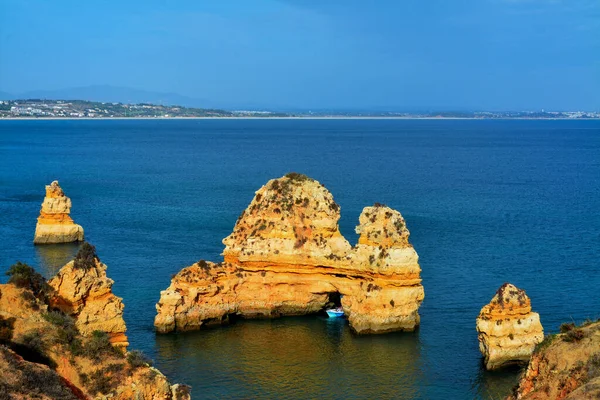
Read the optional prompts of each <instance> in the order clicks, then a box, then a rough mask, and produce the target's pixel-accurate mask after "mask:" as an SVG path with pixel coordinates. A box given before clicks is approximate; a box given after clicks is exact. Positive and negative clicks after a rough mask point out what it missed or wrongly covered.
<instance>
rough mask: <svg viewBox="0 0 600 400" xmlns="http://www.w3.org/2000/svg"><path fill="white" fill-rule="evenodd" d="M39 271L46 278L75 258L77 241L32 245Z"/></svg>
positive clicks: (77, 248) (77, 247) (77, 246)
mask: <svg viewBox="0 0 600 400" xmlns="http://www.w3.org/2000/svg"><path fill="white" fill-rule="evenodd" d="M34 248H35V254H36V258H37V260H38V265H39V266H40V273H41V274H42V275H44V277H46V278H51V277H53V276H54V275H56V273H57V272H58V270H59V269H61V268H62V267H63V266H64V265H65V264H66V263H68V262H69V261H71V260H72V259H73V258H75V254H77V251H78V250H79V244H78V243H60V244H45V245H43V246H40V245H38V246H34Z"/></svg>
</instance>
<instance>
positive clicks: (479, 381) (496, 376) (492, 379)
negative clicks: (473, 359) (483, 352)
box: [472, 362, 522, 399]
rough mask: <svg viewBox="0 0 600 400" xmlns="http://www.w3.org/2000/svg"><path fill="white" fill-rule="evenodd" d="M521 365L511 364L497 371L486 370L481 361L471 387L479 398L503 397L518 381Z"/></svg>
mask: <svg viewBox="0 0 600 400" xmlns="http://www.w3.org/2000/svg"><path fill="white" fill-rule="evenodd" d="M521 370H522V367H519V366H516V365H512V366H508V367H505V368H502V369H500V370H497V371H487V370H486V369H485V367H484V365H483V362H482V363H481V366H480V368H479V372H478V374H477V377H476V378H475V380H474V382H473V385H472V389H474V390H473V391H474V392H475V393H477V394H478V395H479V397H478V398H480V399H503V398H505V397H506V396H507V395H508V394H509V393H510V390H511V388H512V387H513V386H515V385H516V384H517V383H518V381H519V379H518V378H519V372H520V371H521Z"/></svg>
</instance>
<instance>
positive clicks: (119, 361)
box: [0, 245, 189, 400]
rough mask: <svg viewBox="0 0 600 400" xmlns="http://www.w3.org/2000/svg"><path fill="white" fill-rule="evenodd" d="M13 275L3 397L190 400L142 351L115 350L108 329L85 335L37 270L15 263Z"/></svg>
mask: <svg viewBox="0 0 600 400" xmlns="http://www.w3.org/2000/svg"><path fill="white" fill-rule="evenodd" d="M92 256H95V252H94V251H93V246H91V245H89V246H84V247H83V248H82V252H81V261H83V262H84V265H85V261H86V260H89V259H90V257H92ZM93 259H94V260H97V257H93ZM63 269H64V267H63ZM87 271H90V272H91V271H92V269H88V270H87ZM7 274H8V275H9V276H10V278H9V282H8V283H7V284H4V285H0V393H6V394H10V395H11V396H12V395H14V396H16V397H14V398H24V397H23V396H26V397H27V396H28V397H27V398H33V397H35V398H40V399H56V398H60V399H63V398H64V399H71V398H74V399H85V398H90V397H92V398H99V397H103V396H110V397H111V398H114V399H123V400H124V399H131V398H136V399H156V398H161V399H182V400H183V399H189V389H188V388H186V387H185V386H182V385H170V384H169V382H168V380H167V379H166V377H165V376H164V375H162V374H161V373H160V372H159V371H158V370H156V369H154V368H152V367H151V363H150V362H149V360H148V359H147V358H146V357H145V356H143V355H142V354H141V353H140V352H128V353H127V352H125V351H124V350H123V347H120V346H114V345H113V344H112V343H111V337H110V336H109V334H108V333H107V332H105V331H102V330H95V331H93V332H91V334H88V335H84V334H82V333H81V332H80V330H79V329H78V327H77V323H76V319H75V318H74V317H72V316H70V315H68V314H67V313H65V312H63V311H62V310H61V309H60V308H56V307H54V306H53V303H52V301H51V300H50V299H56V297H57V293H56V291H55V290H54V289H53V288H52V286H51V285H49V284H48V283H47V282H46V281H45V279H44V278H43V277H42V276H41V275H40V274H38V273H37V272H35V270H34V269H33V268H32V267H30V266H29V265H26V264H23V263H16V264H15V265H13V266H12V267H10V269H9V270H8V272H7ZM11 398H12V397H11Z"/></svg>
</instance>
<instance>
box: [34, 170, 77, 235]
mask: <svg viewBox="0 0 600 400" xmlns="http://www.w3.org/2000/svg"><path fill="white" fill-rule="evenodd" d="M70 212H71V199H70V198H68V197H67V196H65V193H64V192H63V190H62V189H61V187H60V186H59V185H58V181H54V182H52V183H51V184H50V185H47V186H46V197H44V202H43V203H42V210H41V211H40V216H39V217H38V220H37V225H36V227H35V237H34V239H33V242H34V243H36V244H44V243H69V242H78V241H82V240H83V228H82V227H81V225H77V224H76V223H75V222H73V220H72V219H71V217H70V216H69V214H70Z"/></svg>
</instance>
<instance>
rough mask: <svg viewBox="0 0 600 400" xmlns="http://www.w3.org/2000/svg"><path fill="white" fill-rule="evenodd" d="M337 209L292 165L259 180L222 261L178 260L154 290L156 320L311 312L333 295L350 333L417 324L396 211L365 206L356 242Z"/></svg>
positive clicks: (183, 324) (162, 325) (415, 285)
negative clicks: (183, 264) (179, 266)
mask: <svg viewBox="0 0 600 400" xmlns="http://www.w3.org/2000/svg"><path fill="white" fill-rule="evenodd" d="M339 218H340V208H339V206H338V205H337V204H336V203H335V202H334V200H333V196H332V195H331V193H330V192H329V191H328V190H327V189H326V188H325V187H323V185H321V184H320V183H319V182H317V181H315V180H313V179H311V178H308V177H306V176H304V175H300V174H294V173H292V174H288V175H286V176H284V177H282V178H279V179H273V180H271V181H269V182H267V184H266V185H264V186H263V187H262V188H260V189H259V190H258V191H257V192H256V195H255V197H254V199H253V200H252V202H251V203H250V205H249V206H248V208H247V209H246V210H245V211H244V212H243V213H242V215H240V217H239V219H238V221H237V223H236V224H235V227H234V230H233V233H232V234H231V235H229V236H228V237H226V238H225V239H224V240H223V243H224V244H225V250H224V252H223V256H224V262H222V263H218V264H214V263H210V262H204V261H200V262H198V263H196V264H194V265H192V266H190V267H187V268H184V269H183V270H181V271H180V272H179V273H178V274H177V275H176V276H175V277H174V278H173V279H172V281H171V285H170V286H169V288H168V289H167V290H164V291H162V292H161V298H160V301H159V302H158V304H157V305H156V309H157V312H158V314H157V316H156V318H155V321H154V325H155V327H156V329H157V330H158V331H159V332H169V331H173V330H193V329H198V328H200V327H201V326H203V325H209V324H220V323H224V322H227V321H228V318H229V316H231V315H236V316H241V317H244V318H260V317H278V316H283V315H302V314H309V313H315V312H318V311H320V310H322V309H323V308H324V307H326V305H328V304H331V302H333V303H337V302H340V303H341V306H342V307H343V309H344V311H345V313H346V315H347V316H348V319H349V322H350V326H351V327H352V328H353V329H354V331H356V332H357V333H382V332H389V331H396V330H407V331H410V330H413V329H415V327H416V326H417V325H419V314H418V309H419V306H420V304H421V302H422V301H423V298H424V291H423V286H422V285H421V278H420V275H419V274H420V271H421V269H420V267H419V264H418V256H417V253H416V252H415V250H414V248H413V247H412V245H411V244H410V243H409V242H408V236H409V232H408V229H407V228H406V224H405V222H404V219H403V218H402V216H401V215H400V213H399V212H398V211H395V210H392V209H391V208H388V207H386V206H383V205H380V204H376V205H375V206H373V207H365V209H364V210H363V212H362V214H361V216H360V219H359V222H360V224H359V226H358V227H357V228H356V232H357V233H358V234H360V238H359V241H358V244H357V245H356V246H354V247H353V246H351V245H350V244H349V243H348V241H347V240H346V239H345V238H344V237H343V236H342V235H341V233H340V231H339V228H338V221H339Z"/></svg>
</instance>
